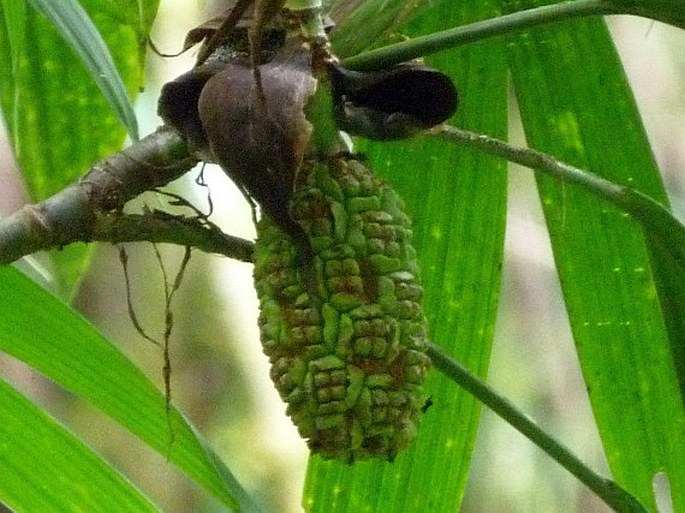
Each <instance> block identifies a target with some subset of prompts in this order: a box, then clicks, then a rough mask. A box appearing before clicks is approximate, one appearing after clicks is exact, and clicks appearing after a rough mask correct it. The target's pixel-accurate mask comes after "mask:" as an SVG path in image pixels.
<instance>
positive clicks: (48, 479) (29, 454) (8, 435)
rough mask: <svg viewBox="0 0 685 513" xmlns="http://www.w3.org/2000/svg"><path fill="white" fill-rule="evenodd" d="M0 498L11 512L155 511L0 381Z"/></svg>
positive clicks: (53, 421)
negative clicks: (0, 468)
mask: <svg viewBox="0 0 685 513" xmlns="http://www.w3.org/2000/svg"><path fill="white" fill-rule="evenodd" d="M0 440H1V441H2V442H0V466H2V472H0V500H1V503H4V504H5V505H7V506H8V507H10V508H12V511H14V512H16V513H32V512H35V511H50V512H55V513H58V512H71V511H88V512H92V513H97V512H102V513H106V512H111V511H117V512H121V513H124V512H131V513H143V512H156V511H159V510H158V509H157V508H155V507H154V506H153V505H152V503H151V502H150V501H149V500H148V499H147V498H146V497H144V496H143V495H141V493H140V492H139V491H138V490H137V489H136V488H134V487H133V486H132V485H131V484H130V483H129V482H127V481H126V479H124V478H123V477H122V476H121V475H120V474H118V473H117V472H116V471H115V470H114V469H113V468H112V467H111V466H109V465H108V464H107V463H106V462H105V461H103V460H102V459H101V458H100V457H99V456H98V455H96V454H95V453H93V452H92V451H91V450H90V449H88V448H87V447H86V446H85V445H83V443H81V442H80V441H79V440H78V439H76V438H75V437H74V436H73V435H72V434H71V433H69V432H68V431H67V430H66V429H64V428H63V427H62V426H60V425H59V424H58V423H57V422H56V421H55V420H54V419H53V418H51V417H49V416H48V415H46V414H45V413H43V412H42V411H41V410H40V409H39V408H37V407H36V406H34V405H33V404H32V403H31V402H30V401H28V400H27V399H26V398H25V397H23V396H22V395H21V394H19V393H18V392H17V391H16V390H14V389H13V388H12V387H10V386H9V385H8V384H7V383H5V382H4V381H2V380H0Z"/></svg>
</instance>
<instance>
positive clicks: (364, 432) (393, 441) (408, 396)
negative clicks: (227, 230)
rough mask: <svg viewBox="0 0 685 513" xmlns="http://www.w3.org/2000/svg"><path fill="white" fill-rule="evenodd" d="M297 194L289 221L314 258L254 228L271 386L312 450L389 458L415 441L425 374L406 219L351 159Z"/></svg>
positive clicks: (328, 168)
mask: <svg viewBox="0 0 685 513" xmlns="http://www.w3.org/2000/svg"><path fill="white" fill-rule="evenodd" d="M298 184H299V185H298V186H297V188H296V191H295V193H294V196H293V199H292V201H291V215H292V217H293V219H294V220H295V221H296V223H297V224H298V225H299V226H300V227H301V228H302V230H303V231H304V233H305V235H306V239H307V240H308V243H309V245H310V246H311V251H307V250H302V242H300V243H299V244H296V243H295V242H294V241H293V239H292V238H291V237H290V236H289V235H288V234H286V233H285V232H283V231H282V230H281V229H280V228H279V227H278V226H277V225H276V223H274V222H273V221H272V220H270V219H269V218H268V217H264V218H263V219H262V220H261V221H260V222H259V223H258V227H257V232H258V239H257V243H256V247H255V253H254V262H255V270H254V277H255V284H256V288H257V294H258V296H259V301H260V309H261V312H260V319H259V324H260V330H261V339H262V346H263V348H264V352H265V353H266V354H267V356H268V357H269V359H270V361H271V365H272V367H271V377H272V379H273V381H274V383H275V385H276V388H277V389H278V391H279V393H280V395H281V397H282V398H283V400H284V401H285V402H286V403H287V404H288V409H287V412H288V414H289V415H290V416H291V418H292V419H293V421H294V423H295V425H296V426H297V428H298V430H299V432H300V434H301V435H302V437H303V438H305V439H306V440H307V441H308V444H309V447H310V449H311V450H312V451H313V452H315V453H318V454H321V455H322V456H324V457H328V458H336V459H342V460H345V461H350V462H351V461H354V460H356V459H365V458H374V457H377V458H385V459H393V458H394V457H395V455H396V454H397V452H398V451H399V450H400V449H402V448H403V447H405V446H406V445H408V444H409V443H410V442H411V441H412V440H413V438H414V436H415V434H416V428H417V423H418V420H419V417H420V415H421V408H422V406H423V405H424V404H425V400H426V397H425V395H424V392H423V388H422V383H423V380H424V377H425V375H426V372H427V369H428V366H429V359H428V357H427V356H426V355H425V354H424V346H425V343H426V323H425V319H424V315H423V311H422V308H421V300H422V293H423V291H422V289H421V286H420V283H419V280H418V264H417V261H416V254H415V251H414V248H413V247H412V245H411V227H410V221H409V218H408V217H407V215H406V214H405V212H404V209H403V204H402V201H401V199H400V198H399V196H398V195H397V194H396V193H395V192H394V191H393V190H392V189H391V188H390V187H389V186H388V185H386V184H384V183H382V182H381V181H380V180H379V179H378V178H376V177H375V176H374V175H373V173H371V171H369V170H368V169H367V168H366V167H365V166H364V165H363V164H362V163H361V162H359V161H358V160H355V159H353V158H350V157H340V158H334V159H330V160H329V161H327V162H323V163H322V162H318V163H305V164H304V165H303V166H302V168H301V169H300V174H299V180H298ZM310 254H311V256H308V255H310Z"/></svg>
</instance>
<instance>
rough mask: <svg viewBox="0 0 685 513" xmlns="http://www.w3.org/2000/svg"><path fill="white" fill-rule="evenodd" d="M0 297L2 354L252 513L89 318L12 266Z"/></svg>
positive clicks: (0, 275) (5, 271)
mask: <svg viewBox="0 0 685 513" xmlns="http://www.w3.org/2000/svg"><path fill="white" fill-rule="evenodd" d="M0 297H2V301H0V350H2V351H4V352H6V353H7V354H10V355H12V356H14V357H15V358H17V359H19V360H22V361H24V362H26V363H27V364H28V365H30V366H31V367H33V368H35V369H37V370H38V371H40V372H42V373H43V374H45V375H46V376H48V377H49V378H50V379H52V380H54V381H55V382H57V383H59V384H60V385H61V386H63V387H64V388H66V389H67V390H69V391H71V392H72V393H74V394H76V395H78V396H80V397H83V398H84V399H86V400H87V401H89V402H90V403H91V404H93V405H94V406H96V407H98V408H100V409H101V410H102V411H104V412H105V413H106V414H107V415H109V416H110V417H111V418H112V419H114V420H116V421H117V422H119V423H120V424H121V425H123V426H124V427H125V428H127V429H128V430H129V431H131V432H132V433H133V434H135V435H136V436H138V437H139V438H140V439H141V440H143V441H144V442H145V443H147V444H148V445H150V446H151V447H152V448H153V449H155V450H157V451H158V452H159V453H160V454H163V455H165V456H166V457H167V458H168V459H169V460H170V461H171V462H173V463H174V464H175V465H177V466H178V467H179V468H180V469H181V470H183V471H184V472H185V473H186V474H188V475H189V476H190V477H192V478H193V479H194V480H195V481H197V482H198V483H199V484H200V485H202V486H203V487H204V488H205V489H206V490H207V491H209V492H210V493H211V494H212V495H214V496H215V497H216V498H217V499H218V500H219V501H221V502H222V503H223V504H224V505H226V506H227V507H228V508H230V509H237V508H238V506H239V505H241V506H242V508H243V511H251V510H252V509H253V507H252V505H251V503H250V501H249V499H248V497H247V494H246V493H245V492H244V490H243V489H242V488H241V487H240V485H239V484H238V482H237V481H236V480H235V478H233V477H232V475H230V472H228V470H227V469H225V468H219V467H218V461H217V459H216V457H215V456H214V455H213V454H212V453H211V452H210V451H209V449H207V448H206V447H205V445H204V443H203V442H202V440H201V439H200V438H199V436H198V435H197V434H196V433H195V432H194V431H193V429H192V428H191V427H190V426H189V424H188V423H187V421H186V420H185V419H184V418H183V416H182V415H181V414H180V413H178V411H177V410H175V409H174V408H171V409H170V411H169V412H168V416H167V411H166V402H165V399H164V396H163V395H162V394H161V393H160V392H159V391H158V390H157V389H156V388H155V386H154V385H153V384H152V383H151V382H150V381H149V380H148V379H147V378H146V377H145V376H144V375H143V374H142V373H141V372H140V371H139V370H138V369H137V368H136V367H135V366H134V365H133V364H132V363H131V362H130V361H129V360H127V359H126V358H125V357H124V356H123V355H122V354H121V353H120V352H119V351H118V350H117V349H116V348H115V347H114V346H112V345H111V344H110V343H108V342H107V341H106V340H105V339H104V338H103V337H102V336H101V335H100V334H99V333H98V332H97V331H96V330H95V329H94V328H93V327H92V326H90V325H89V324H88V323H87V322H86V321H85V320H84V319H83V318H81V317H80V316H79V315H78V314H77V313H75V312H74V311H73V310H71V309H70V308H69V307H68V306H66V305H64V304H63V303H61V302H60V301H58V300H57V299H56V298H54V297H53V296H51V295H50V294H48V293H47V292H46V291H44V290H43V289H41V288H40V287H38V286H37V285H36V284H34V283H33V282H31V281H30V280H29V279H28V278H26V277H24V276H23V275H22V274H21V273H19V272H18V271H16V270H14V269H13V268H11V267H5V268H0ZM170 428H171V430H172V432H170V431H169V429H170ZM27 429H30V427H27ZM172 434H173V443H171V444H169V440H171V437H172ZM2 454H3V453H2V445H1V444H0V459H1V458H2Z"/></svg>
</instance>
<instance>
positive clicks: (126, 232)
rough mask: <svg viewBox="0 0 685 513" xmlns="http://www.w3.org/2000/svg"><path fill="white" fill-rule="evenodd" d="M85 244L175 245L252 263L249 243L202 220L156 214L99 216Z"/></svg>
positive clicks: (157, 211)
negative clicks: (147, 243)
mask: <svg viewBox="0 0 685 513" xmlns="http://www.w3.org/2000/svg"><path fill="white" fill-rule="evenodd" d="M89 240H90V241H98V242H109V243H112V244H117V243H119V242H142V241H145V242H156V243H166V244H176V245H179V246H186V247H191V248H194V249H199V250H200V251H204V252H205V253H215V254H219V255H223V256H227V257H229V258H233V259H234V260H240V261H241V262H252V249H253V243H252V242H250V241H248V240H245V239H241V238H239V237H234V236H232V235H227V234H226V233H224V232H223V231H222V230H221V228H219V227H218V226H217V225H215V224H214V223H212V222H210V221H209V220H208V219H206V218H202V217H185V216H178V215H172V214H169V213H167V212H162V211H159V210H155V211H153V212H148V213H145V214H120V213H113V214H108V215H104V216H99V217H98V218H97V221H96V223H95V225H94V226H93V231H92V233H91V234H90V239H89ZM83 242H88V241H83Z"/></svg>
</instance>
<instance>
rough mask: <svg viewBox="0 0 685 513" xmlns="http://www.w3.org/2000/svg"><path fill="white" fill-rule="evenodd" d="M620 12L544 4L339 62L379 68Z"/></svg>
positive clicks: (584, 4) (593, 0) (578, 0)
mask: <svg viewBox="0 0 685 513" xmlns="http://www.w3.org/2000/svg"><path fill="white" fill-rule="evenodd" d="M623 12H625V7H624V8H621V7H620V6H617V5H615V4H613V3H612V2H608V1H606V0H572V1H568V2H562V3H559V4H553V5H545V6H542V7H536V8H534V9H529V10H525V11H520V12H515V13H512V14H506V15H504V16H499V17H497V18H492V19H489V20H483V21H478V22H475V23H471V24H469V25H465V26H463V27H457V28H453V29H449V30H444V31H442V32H436V33H434V34H430V35H427V36H421V37H417V38H415V39H411V40H409V41H403V42H401V43H397V44H393V45H388V46H385V47H383V48H378V49H376V50H371V51H369V52H364V53H361V54H359V55H355V56H354V57H349V58H347V59H344V60H343V61H342V65H343V66H344V67H346V68H348V69H353V70H359V71H369V70H376V69H382V68H386V67H388V66H392V65H394V64H399V63H401V62H405V61H408V60H411V59H416V58H419V57H423V56H426V55H430V54H432V53H436V52H439V51H442V50H446V49H449V48H453V47H455V46H459V45H464V44H468V43H474V42H477V41H482V40H484V39H487V38H491V37H496V36H503V35H510V34H512V33H513V32H516V31H521V30H524V29H527V28H530V27H535V26H539V25H545V24H548V23H553V22H558V21H564V20H568V19H571V18H578V17H582V16H593V15H602V14H621V13H623Z"/></svg>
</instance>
